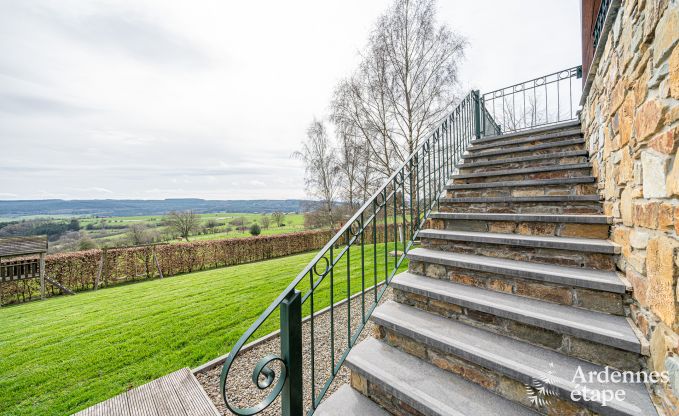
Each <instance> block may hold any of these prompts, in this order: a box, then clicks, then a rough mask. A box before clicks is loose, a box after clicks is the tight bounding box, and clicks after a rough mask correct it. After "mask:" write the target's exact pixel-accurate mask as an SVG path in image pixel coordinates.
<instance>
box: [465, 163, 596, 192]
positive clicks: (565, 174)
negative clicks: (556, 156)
mask: <svg viewBox="0 0 679 416" xmlns="http://www.w3.org/2000/svg"><path fill="white" fill-rule="evenodd" d="M502 170H505V169H502ZM591 175H592V169H591V168H589V167H587V168H580V169H564V170H554V171H547V172H534V173H519V174H514V175H499V176H480V177H475V178H458V177H453V178H452V184H454V185H463V184H472V183H476V184H478V183H491V182H508V181H533V180H540V179H563V178H582V177H584V176H591ZM571 185H573V186H577V184H571ZM594 189H596V188H594ZM593 193H596V191H595V192H593Z"/></svg>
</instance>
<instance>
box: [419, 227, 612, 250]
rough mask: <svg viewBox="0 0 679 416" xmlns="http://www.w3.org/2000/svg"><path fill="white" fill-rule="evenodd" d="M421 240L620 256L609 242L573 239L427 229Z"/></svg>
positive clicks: (423, 231) (421, 234) (421, 232)
mask: <svg viewBox="0 0 679 416" xmlns="http://www.w3.org/2000/svg"><path fill="white" fill-rule="evenodd" d="M419 237H420V239H423V240H424V239H435V240H448V241H465V242H473V243H484V244H501V245H508V246H521V247H535V248H552V249H556V250H571V251H583V252H588V253H604V254H619V253H620V246H619V245H618V244H616V243H613V242H611V241H608V240H600V239H592V238H571V237H544V236H535V235H520V234H505V233H484V232H473V231H448V230H432V229H425V230H422V231H420V234H419Z"/></svg>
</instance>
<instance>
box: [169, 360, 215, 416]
mask: <svg viewBox="0 0 679 416" xmlns="http://www.w3.org/2000/svg"><path fill="white" fill-rule="evenodd" d="M169 377H171V378H172V380H173V386H174V387H175V389H176V391H177V395H178V396H179V398H180V399H181V401H182V403H183V404H184V410H185V411H186V414H187V415H188V416H219V414H220V413H219V412H218V411H217V409H216V408H215V407H214V404H213V403H212V401H211V400H210V399H209V398H208V397H207V395H206V394H205V392H204V391H203V388H202V387H201V386H200V383H198V380H196V378H195V377H194V376H193V374H192V373H191V370H189V369H188V368H184V369H182V370H179V371H176V372H174V373H172V374H170V375H169Z"/></svg>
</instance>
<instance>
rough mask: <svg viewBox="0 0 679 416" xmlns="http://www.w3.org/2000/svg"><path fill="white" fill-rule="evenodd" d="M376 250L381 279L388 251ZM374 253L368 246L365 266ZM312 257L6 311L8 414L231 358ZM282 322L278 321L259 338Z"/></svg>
mask: <svg viewBox="0 0 679 416" xmlns="http://www.w3.org/2000/svg"><path fill="white" fill-rule="evenodd" d="M389 250H393V246H391V245H390V247H389ZM376 251H377V257H378V270H381V272H380V277H382V278H383V276H384V261H385V256H384V252H385V250H384V247H383V246H379V245H378V247H377V249H376ZM373 253H374V251H373V249H372V247H366V250H365V253H364V256H365V257H364V258H365V264H366V265H367V266H369V265H372V258H373ZM313 255H314V254H313V253H312V254H302V255H296V256H290V257H285V258H280V259H275V260H269V261H265V262H260V263H252V264H246V265H241V266H234V267H228V268H222V269H216V270H211V271H205V272H199V273H192V274H187V275H183V276H176V277H170V278H167V279H164V280H153V281H147V282H142V283H136V284H130V285H126V286H119V287H114V288H109V289H103V290H100V291H98V292H85V293H80V294H78V295H76V296H70V297H58V298H53V299H49V300H46V301H43V302H33V303H29V304H24V305H19V306H14V307H7V308H1V309H0V328H2V330H1V331H0V415H41V416H42V415H63V414H68V413H71V412H74V411H77V410H80V409H82V408H85V407H88V406H91V405H93V404H94V403H97V402H100V401H102V400H105V399H107V398H109V397H112V396H115V395H116V394H118V393H121V392H123V391H125V390H126V389H128V388H131V387H135V386H138V385H141V384H143V383H145V382H148V381H150V380H153V379H155V378H158V377H160V376H163V375H165V374H167V373H169V372H172V371H174V370H177V369H179V368H182V367H187V366H188V367H195V366H197V365H199V364H202V363H204V362H206V361H208V360H210V359H212V358H215V357H217V356H219V355H221V354H224V353H226V352H228V349H229V348H230V346H231V345H233V343H234V342H235V341H236V340H237V339H238V337H239V336H240V335H241V334H242V333H243V332H244V331H245V330H246V329H247V327H248V326H249V325H250V324H251V323H252V322H253V321H254V320H255V319H256V318H257V317H258V316H259V314H260V313H261V312H262V311H263V310H264V309H265V308H266V307H267V306H268V305H269V303H270V302H271V301H273V299H274V298H275V297H276V296H277V295H278V294H279V293H280V292H281V290H282V289H284V288H285V287H286V286H287V285H288V284H289V282H290V281H291V279H293V278H294V277H295V276H296V275H297V274H298V273H299V272H300V270H301V269H302V268H303V267H304V266H305V265H306V264H307V262H308V261H309V260H310V259H311V258H312V257H313ZM360 259H361V255H360V251H358V250H352V252H351V263H350V264H351V267H350V269H351V270H352V272H351V291H352V292H355V291H356V289H359V288H360V284H361V275H360V272H358V270H360V264H361V261H360ZM388 261H389V268H390V269H391V266H392V262H393V258H392V257H388ZM346 268H347V267H346V263H345V262H344V261H342V262H340V264H338V266H337V273H335V294H336V297H335V301H339V300H341V299H342V297H341V296H342V295H341V294H344V295H345V294H346V286H347V283H346ZM368 269H369V270H372V267H368ZM367 280H368V281H369V282H371V281H372V274H368V276H367ZM369 282H368V283H366V286H370V283H369ZM305 287H306V288H308V284H306V283H305ZM302 289H304V287H303V288H302ZM316 293H317V294H316V295H315V299H314V302H315V306H316V309H317V310H318V309H320V308H322V307H324V306H327V305H328V304H329V285H328V284H325V283H324V284H323V285H322V286H321V287H320V288H319V291H317V292H316ZM305 310H307V311H308V305H307V304H305ZM277 326H278V318H277V317H276V316H274V317H273V319H269V320H268V321H267V322H266V323H265V325H264V326H263V327H262V329H261V331H260V332H259V333H258V335H263V334H265V333H268V332H271V331H273V330H275V329H277ZM253 339H254V338H253Z"/></svg>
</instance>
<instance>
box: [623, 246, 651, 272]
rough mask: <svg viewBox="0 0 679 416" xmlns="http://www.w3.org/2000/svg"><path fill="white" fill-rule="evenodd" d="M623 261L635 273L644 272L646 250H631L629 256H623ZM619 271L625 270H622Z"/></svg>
mask: <svg viewBox="0 0 679 416" xmlns="http://www.w3.org/2000/svg"><path fill="white" fill-rule="evenodd" d="M624 258H625V261H626V262H627V264H628V265H630V266H632V267H633V268H634V270H636V271H637V272H640V273H642V272H646V250H633V251H632V253H631V254H629V255H628V256H625V257H624ZM621 270H625V269H622V268H621Z"/></svg>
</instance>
